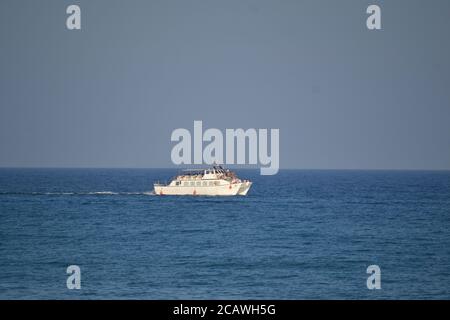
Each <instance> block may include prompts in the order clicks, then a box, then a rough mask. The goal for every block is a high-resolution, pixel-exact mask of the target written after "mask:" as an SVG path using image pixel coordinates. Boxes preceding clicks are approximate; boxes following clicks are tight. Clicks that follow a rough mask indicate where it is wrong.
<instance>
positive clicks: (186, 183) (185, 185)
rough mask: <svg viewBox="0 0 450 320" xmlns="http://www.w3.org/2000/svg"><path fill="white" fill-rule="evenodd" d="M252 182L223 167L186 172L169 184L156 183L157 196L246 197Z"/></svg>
mask: <svg viewBox="0 0 450 320" xmlns="http://www.w3.org/2000/svg"><path fill="white" fill-rule="evenodd" d="M251 185H252V182H251V181H248V180H241V179H239V178H238V177H237V176H236V174H235V173H234V172H233V171H230V170H228V169H224V168H223V167H222V166H213V167H211V168H208V169H201V170H197V169H195V170H184V171H183V172H182V173H181V174H179V175H177V176H176V177H174V178H173V179H172V181H171V182H170V183H169V184H162V183H159V182H157V183H155V184H154V190H155V194H157V195H194V196H195V195H199V196H235V195H241V196H245V195H246V194H247V192H248V190H249V189H250V187H251Z"/></svg>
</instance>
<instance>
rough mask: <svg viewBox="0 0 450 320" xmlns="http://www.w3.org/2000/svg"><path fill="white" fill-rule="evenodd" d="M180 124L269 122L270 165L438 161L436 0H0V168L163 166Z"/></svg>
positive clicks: (445, 131)
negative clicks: (70, 10)
mask: <svg viewBox="0 0 450 320" xmlns="http://www.w3.org/2000/svg"><path fill="white" fill-rule="evenodd" d="M70 4H78V5H79V6H80V7H81V17H82V18H81V19H82V21H81V26H82V30H80V31H69V30H67V29H66V18H67V14H66V12H65V11H66V7H67V6H68V5H70ZM370 4H378V5H380V6H381V9H382V30H380V31H369V30H368V29H367V28H366V19H367V16H368V15H367V14H366V8H367V7H368V5H370ZM194 120H203V124H204V126H205V127H206V128H208V127H216V128H219V129H223V130H224V129H225V128H239V127H242V128H279V129H280V163H281V167H282V168H356V169H358V168H372V169H382V168H390V169H450V1H448V0H442V1H438V0H433V1H425V0H422V1H410V0H408V1H406V0H405V1H399V0H395V1H394V0H392V1H375V0H374V1H361V0H354V1H336V0H329V1H317V0H311V1H301V0H292V1H288V0H277V1H276V0H220V1H219V0H179V1H172V0H158V1H156V0H148V1H111V0H108V1H100V0H96V1H87V0H85V1H75V0H74V1H61V0H54V1H49V0H41V1H31V0H30V1H18V0H2V1H1V2H0V166H14V167H17V166H19V167H20V166H31V167H40V166H46V167H168V166H171V160H170V151H171V149H172V147H173V145H174V144H173V143H171V142H170V134H171V132H172V130H174V129H176V128H188V129H190V130H191V131H192V128H193V121H194Z"/></svg>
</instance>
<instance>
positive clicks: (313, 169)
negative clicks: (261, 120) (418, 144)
mask: <svg viewBox="0 0 450 320" xmlns="http://www.w3.org/2000/svg"><path fill="white" fill-rule="evenodd" d="M190 166H193V165H190ZM194 166H202V165H194ZM203 166H205V167H206V166H208V165H203ZM0 169H86V170H92V169H110V170H121V169H122V170H133V169H136V170H148V169H156V170H180V169H185V167H96V166H93V167H77V166H72V167H70V166H67V167H65V166H60V167H59V166H36V167H34V166H0ZM232 169H234V170H259V169H260V167H254V168H243V167H232ZM279 170H280V171H282V170H311V171H327V170H328V171H450V168H448V169H429V168H292V167H290V168H279Z"/></svg>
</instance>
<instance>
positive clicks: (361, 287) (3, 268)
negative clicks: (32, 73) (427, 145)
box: [0, 169, 450, 299]
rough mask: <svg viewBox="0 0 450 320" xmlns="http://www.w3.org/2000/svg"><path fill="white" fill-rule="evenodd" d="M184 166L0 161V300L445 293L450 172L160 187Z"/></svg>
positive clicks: (253, 174) (449, 279) (252, 173)
mask: <svg viewBox="0 0 450 320" xmlns="http://www.w3.org/2000/svg"><path fill="white" fill-rule="evenodd" d="M175 173H176V171H175V170H165V169H164V170H162V169H161V170H156V169H155V170H153V169H145V170H144V169H142V170H141V169H133V170H131V169H130V170H122V169H0V299H119V298H120V299H407V298H408V299H409V298H410V299H439V298H443V299H449V298H450V172H419V171H307V170H304V171H303V170H282V171H280V173H279V174H278V175H275V176H260V175H259V171H256V170H240V171H238V174H239V176H240V177H242V178H248V179H251V180H252V181H254V184H253V186H252V189H251V190H250V192H249V194H248V196H247V197H169V196H163V197H160V196H155V195H152V193H151V190H152V187H151V186H152V183H153V181H155V180H166V179H168V178H170V177H172V176H173V175H174V174H175ZM73 264H74V265H78V266H80V268H81V290H69V289H67V287H66V279H67V277H68V275H67V274H66V268H67V266H69V265H73ZM373 264H376V265H378V266H379V267H380V268H381V287H382V288H381V290H368V289H367V286H366V281H367V277H368V276H369V275H368V274H367V273H366V268H367V267H368V266H369V265H373Z"/></svg>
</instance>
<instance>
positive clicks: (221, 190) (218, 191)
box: [154, 182, 251, 196]
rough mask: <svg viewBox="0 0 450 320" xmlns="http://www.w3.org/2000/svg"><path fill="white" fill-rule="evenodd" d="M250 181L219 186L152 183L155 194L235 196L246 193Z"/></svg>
mask: <svg viewBox="0 0 450 320" xmlns="http://www.w3.org/2000/svg"><path fill="white" fill-rule="evenodd" d="M250 186H251V182H239V183H232V184H227V185H219V186H163V185H154V191H155V194H156V195H179V196H188V195H189V196H235V195H243V196H244V195H246V194H247V192H248V190H249V189H250Z"/></svg>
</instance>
